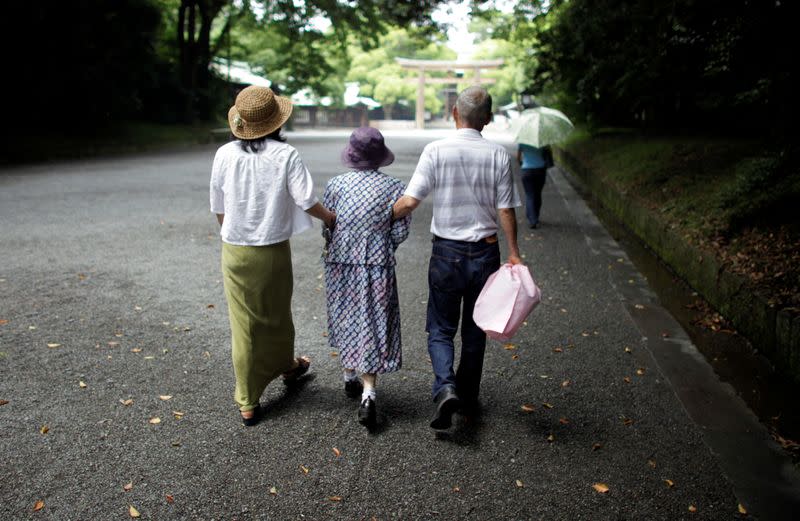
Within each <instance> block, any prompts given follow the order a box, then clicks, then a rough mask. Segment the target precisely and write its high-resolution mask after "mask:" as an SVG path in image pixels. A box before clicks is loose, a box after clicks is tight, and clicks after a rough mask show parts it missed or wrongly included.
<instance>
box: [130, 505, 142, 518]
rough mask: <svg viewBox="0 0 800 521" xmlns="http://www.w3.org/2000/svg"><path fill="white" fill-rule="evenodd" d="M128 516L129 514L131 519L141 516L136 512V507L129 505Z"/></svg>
mask: <svg viewBox="0 0 800 521" xmlns="http://www.w3.org/2000/svg"><path fill="white" fill-rule="evenodd" d="M128 514H130V516H131V517H141V514H140V513H139V511H138V510H136V507H135V506H133V505H130V506H129V507H128Z"/></svg>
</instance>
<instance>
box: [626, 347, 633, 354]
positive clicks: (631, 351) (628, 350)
mask: <svg viewBox="0 0 800 521" xmlns="http://www.w3.org/2000/svg"><path fill="white" fill-rule="evenodd" d="M625 352H626V353H633V349H631V348H630V347H628V346H625Z"/></svg>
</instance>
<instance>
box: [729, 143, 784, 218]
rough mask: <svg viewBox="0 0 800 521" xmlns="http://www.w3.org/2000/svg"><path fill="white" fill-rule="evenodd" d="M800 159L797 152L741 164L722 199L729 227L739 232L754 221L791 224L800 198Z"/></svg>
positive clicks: (750, 159)
mask: <svg viewBox="0 0 800 521" xmlns="http://www.w3.org/2000/svg"><path fill="white" fill-rule="evenodd" d="M797 159H798V158H797V152H794V153H792V152H791V151H782V152H781V153H779V154H776V155H773V156H769V157H755V158H748V159H746V160H744V161H742V162H741V163H740V164H738V165H737V166H736V168H735V170H734V175H733V176H731V178H729V179H728V180H727V182H726V183H725V184H724V185H723V187H722V189H721V190H720V193H719V197H718V203H717V205H718V207H719V208H720V209H721V210H722V211H723V216H724V220H725V223H726V225H727V227H728V228H729V229H732V230H735V229H739V228H742V227H744V226H746V225H748V224H753V223H754V222H764V221H766V222H787V221H788V218H789V215H790V214H792V213H793V212H796V204H797V200H798V198H800V164H799V163H798V162H797ZM795 220H796V219H795Z"/></svg>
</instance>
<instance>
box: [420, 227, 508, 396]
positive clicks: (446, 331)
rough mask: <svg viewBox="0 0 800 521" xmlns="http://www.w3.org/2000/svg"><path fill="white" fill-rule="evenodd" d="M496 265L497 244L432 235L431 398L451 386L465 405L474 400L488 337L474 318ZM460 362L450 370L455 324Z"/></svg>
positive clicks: (430, 300) (430, 294) (429, 302)
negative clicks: (480, 297)
mask: <svg viewBox="0 0 800 521" xmlns="http://www.w3.org/2000/svg"><path fill="white" fill-rule="evenodd" d="M499 267H500V248H499V247H498V244H497V242H496V241H495V242H494V243H491V244H490V243H488V242H486V241H485V240H484V241H479V242H464V241H453V240H449V239H441V238H438V237H435V238H434V239H433V251H432V253H431V261H430V265H429V267H428V316H427V325H426V328H425V329H426V330H427V331H428V353H429V354H430V357H431V364H432V365H433V373H434V376H435V379H434V382H433V398H434V399H436V395H438V394H439V392H440V391H441V390H442V389H444V388H445V387H452V388H455V390H456V393H458V395H459V398H461V399H462V400H464V401H467V402H474V401H475V400H477V399H478V391H479V390H480V384H481V372H482V371H483V353H484V351H485V349H486V333H484V332H483V331H482V330H481V329H480V328H479V327H478V326H476V325H475V322H474V321H473V320H472V310H473V308H474V307H475V300H477V298H478V295H479V294H480V292H481V289H483V285H484V284H485V283H486V279H488V278H489V275H491V274H492V273H494V272H495V271H497V270H498V269H499ZM459 319H460V320H461V359H460V360H459V364H458V370H457V371H455V372H454V371H453V363H454V358H455V345H454V343H453V339H454V338H455V336H456V330H457V329H458V322H459Z"/></svg>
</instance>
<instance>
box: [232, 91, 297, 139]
mask: <svg viewBox="0 0 800 521" xmlns="http://www.w3.org/2000/svg"><path fill="white" fill-rule="evenodd" d="M275 102H276V104H277V106H278V108H277V110H276V111H275V113H274V115H273V116H272V117H271V118H269V119H265V120H263V121H258V122H255V123H251V122H247V121H245V120H244V119H241V118H240V124H239V125H237V124H236V122H235V121H236V116H238V115H239V111H238V110H236V105H234V106H232V107H231V108H230V110H228V126H230V127H231V133H232V134H233V135H234V136H236V137H238V138H239V139H258V138H260V137H264V136H266V135H268V134H272V133H273V132H275V131H276V130H278V129H279V128H281V127H282V126H283V124H284V123H286V121H287V120H288V119H289V117H290V116H291V115H292V100H290V99H289V98H286V97H283V96H275Z"/></svg>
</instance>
